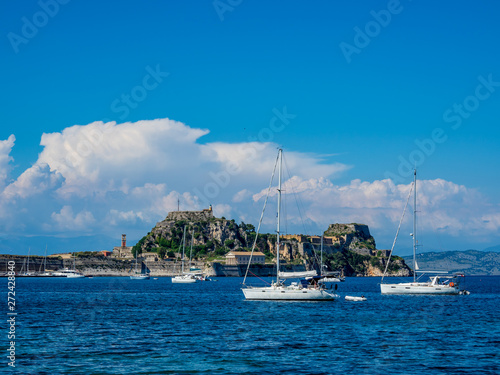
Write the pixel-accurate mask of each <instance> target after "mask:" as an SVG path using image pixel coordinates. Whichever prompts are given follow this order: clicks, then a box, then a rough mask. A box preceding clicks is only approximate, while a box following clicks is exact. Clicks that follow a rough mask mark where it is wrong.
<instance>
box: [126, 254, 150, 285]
mask: <svg viewBox="0 0 500 375" xmlns="http://www.w3.org/2000/svg"><path fill="white" fill-rule="evenodd" d="M138 255H139V254H138V252H137V251H136V253H135V273H134V274H133V275H130V280H149V273H142V272H141V271H139V270H138V268H137V257H138ZM141 269H142V266H141Z"/></svg>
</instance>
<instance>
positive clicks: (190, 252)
mask: <svg viewBox="0 0 500 375" xmlns="http://www.w3.org/2000/svg"><path fill="white" fill-rule="evenodd" d="M193 241H194V229H193V230H192V232H191V248H190V250H189V267H191V255H193Z"/></svg>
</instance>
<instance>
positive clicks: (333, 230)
mask: <svg viewBox="0 0 500 375" xmlns="http://www.w3.org/2000/svg"><path fill="white" fill-rule="evenodd" d="M323 236H324V237H325V238H331V240H332V242H333V243H334V244H335V245H337V246H338V247H340V248H343V249H349V250H353V249H369V250H374V249H375V248H376V245H375V239H374V238H373V237H372V235H371V234H370V229H369V228H368V225H365V224H355V223H353V224H330V226H329V227H328V229H327V230H326V231H325V232H324V233H323Z"/></svg>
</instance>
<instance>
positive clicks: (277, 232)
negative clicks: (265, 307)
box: [276, 148, 283, 284]
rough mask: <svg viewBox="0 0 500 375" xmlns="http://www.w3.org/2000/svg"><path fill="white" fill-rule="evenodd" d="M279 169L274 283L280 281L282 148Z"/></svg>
mask: <svg viewBox="0 0 500 375" xmlns="http://www.w3.org/2000/svg"><path fill="white" fill-rule="evenodd" d="M278 158H279V169H278V227H277V230H276V284H278V283H279V281H280V211H281V168H282V159H283V150H282V149H281V148H280V149H279V151H278Z"/></svg>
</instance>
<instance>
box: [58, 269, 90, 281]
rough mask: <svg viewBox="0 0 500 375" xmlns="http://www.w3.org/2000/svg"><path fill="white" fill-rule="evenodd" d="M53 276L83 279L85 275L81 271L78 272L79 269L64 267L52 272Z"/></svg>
mask: <svg viewBox="0 0 500 375" xmlns="http://www.w3.org/2000/svg"><path fill="white" fill-rule="evenodd" d="M52 276H54V277H67V278H70V279H81V278H83V277H85V275H83V274H82V273H81V272H78V271H77V270H71V269H69V268H64V269H62V270H57V271H54V272H52Z"/></svg>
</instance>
